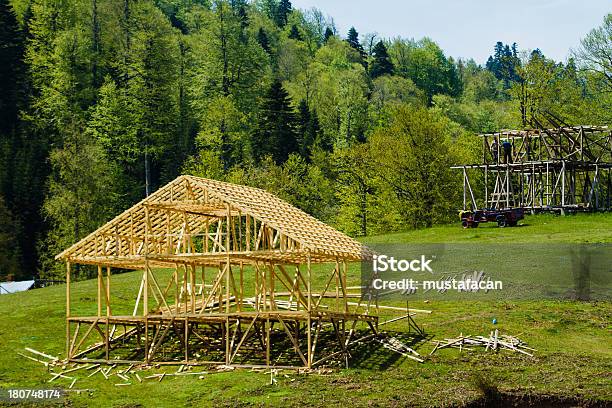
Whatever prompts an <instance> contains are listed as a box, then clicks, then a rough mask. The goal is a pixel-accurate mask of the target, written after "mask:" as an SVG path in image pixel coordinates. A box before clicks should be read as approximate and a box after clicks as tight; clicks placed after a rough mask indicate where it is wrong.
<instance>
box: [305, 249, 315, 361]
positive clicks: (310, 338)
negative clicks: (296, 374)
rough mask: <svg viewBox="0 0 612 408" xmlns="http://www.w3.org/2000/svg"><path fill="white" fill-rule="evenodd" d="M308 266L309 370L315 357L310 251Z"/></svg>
mask: <svg viewBox="0 0 612 408" xmlns="http://www.w3.org/2000/svg"><path fill="white" fill-rule="evenodd" d="M306 265H307V271H306V273H307V277H306V284H307V285H308V288H307V290H308V299H307V300H308V319H307V324H308V327H307V328H306V333H307V343H308V357H307V362H308V368H312V360H313V355H312V351H311V350H312V333H311V332H312V286H311V282H312V279H311V275H312V269H311V265H310V251H308V253H307V254H306Z"/></svg>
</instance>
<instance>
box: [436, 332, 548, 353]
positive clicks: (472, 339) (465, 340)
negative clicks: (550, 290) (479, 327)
mask: <svg viewBox="0 0 612 408" xmlns="http://www.w3.org/2000/svg"><path fill="white" fill-rule="evenodd" d="M434 343H436V346H435V347H434V349H433V350H432V351H431V353H429V355H432V354H433V353H435V352H436V351H437V350H440V349H443V348H448V347H450V348H456V349H459V351H463V350H469V351H471V350H475V349H476V348H482V347H484V349H485V351H497V350H509V351H513V352H517V353H522V354H526V355H528V356H530V357H533V354H532V353H530V351H531V352H533V351H537V350H536V349H534V348H531V347H527V344H526V343H525V342H523V341H522V340H521V339H519V338H518V337H514V336H508V335H505V334H502V335H500V334H499V330H497V329H496V330H495V331H492V332H491V334H490V335H489V336H488V337H484V336H463V335H460V336H459V337H457V338H454V339H448V338H447V339H444V340H443V341H441V340H436V341H434Z"/></svg>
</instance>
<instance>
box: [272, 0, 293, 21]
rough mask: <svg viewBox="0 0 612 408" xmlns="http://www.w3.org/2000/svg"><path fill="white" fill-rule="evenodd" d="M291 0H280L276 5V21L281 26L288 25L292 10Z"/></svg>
mask: <svg viewBox="0 0 612 408" xmlns="http://www.w3.org/2000/svg"><path fill="white" fill-rule="evenodd" d="M292 11H293V10H292V6H291V2H290V1H289V0H280V3H278V6H277V7H276V13H275V17H276V18H275V19H274V21H275V22H276V24H277V25H278V26H279V27H284V26H286V25H287V21H288V19H289V14H291V12H292Z"/></svg>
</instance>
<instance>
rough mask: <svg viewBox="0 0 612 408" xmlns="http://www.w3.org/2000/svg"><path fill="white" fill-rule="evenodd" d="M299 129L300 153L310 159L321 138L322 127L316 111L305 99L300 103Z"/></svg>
mask: <svg viewBox="0 0 612 408" xmlns="http://www.w3.org/2000/svg"><path fill="white" fill-rule="evenodd" d="M297 131H298V144H299V152H300V155H302V157H304V158H305V159H306V160H308V159H309V157H310V154H311V153H312V149H313V147H314V146H315V144H316V143H317V141H318V140H319V136H320V133H321V132H320V131H321V127H320V124H319V118H318V117H317V114H316V112H314V111H311V110H310V108H309V107H308V104H307V103H306V101H305V100H304V99H302V100H301V101H300V104H299V105H298V118H297Z"/></svg>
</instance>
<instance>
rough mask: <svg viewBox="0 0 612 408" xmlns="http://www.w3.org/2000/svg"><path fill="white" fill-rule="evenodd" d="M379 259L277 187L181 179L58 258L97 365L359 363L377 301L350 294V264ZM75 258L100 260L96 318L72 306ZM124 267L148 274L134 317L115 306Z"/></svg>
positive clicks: (78, 343) (73, 337)
mask: <svg viewBox="0 0 612 408" xmlns="http://www.w3.org/2000/svg"><path fill="white" fill-rule="evenodd" d="M370 256H371V255H370V253H369V251H368V250H367V248H365V247H364V246H363V245H362V244H360V243H359V242H357V241H355V240H354V239H352V238H350V237H348V236H346V235H344V234H342V233H340V232H338V231H336V230H335V229H333V228H331V227H330V226H328V225H326V224H324V223H322V222H320V221H318V220H316V219H315V218H313V217H311V216H310V215H308V214H306V213H304V212H303V211H301V210H299V209H297V208H295V207H293V206H291V205H289V204H288V203H286V202H285V201H283V200H281V199H279V198H278V197H276V196H274V195H272V194H270V193H268V192H266V191H263V190H260V189H256V188H252V187H246V186H240V185H235V184H230V183H224V182H219V181H214V180H208V179H203V178H197V177H192V176H181V177H179V178H178V179H176V180H174V181H173V182H171V183H169V184H168V185H166V186H165V187H163V188H161V189H160V190H158V191H157V192H155V193H154V194H152V195H151V196H149V197H148V198H146V199H144V200H143V201H141V202H140V203H138V204H136V205H135V206H133V207H132V208H130V209H128V210H127V211H125V212H124V213H122V214H121V215H119V216H117V217H116V218H114V219H113V220H112V221H110V222H108V223H107V224H105V225H104V226H102V227H101V228H99V229H98V230H96V231H94V232H93V233H91V234H90V235H89V236H87V237H86V238H84V239H82V240H81V241H79V242H78V243H76V244H74V245H73V246H71V247H70V248H68V249H66V250H65V251H63V252H62V253H60V254H59V255H57V257H56V258H57V259H61V260H64V261H65V262H66V282H67V285H66V354H67V356H68V359H69V360H70V361H74V362H84V361H87V362H90V363H91V362H101V363H103V362H105V363H129V364H133V363H134V364H135V363H151V364H194V365H196V364H223V365H228V366H249V367H258V366H264V367H270V366H276V367H292V368H295V367H308V368H310V367H313V366H316V365H317V364H321V363H323V362H325V361H327V360H328V359H330V358H340V359H341V360H342V359H343V360H345V361H346V362H347V364H348V359H349V356H350V354H349V347H350V346H351V345H353V344H355V343H356V342H357V341H358V340H360V338H358V337H359V336H361V338H366V337H371V336H374V335H376V334H377V329H378V317H377V314H376V311H377V309H378V305H377V302H375V301H374V300H372V301H367V302H366V301H361V300H359V301H357V302H349V301H348V299H349V298H350V297H357V296H355V294H351V293H349V288H348V287H347V263H349V262H356V261H362V260H365V259H368V258H369V257H370ZM74 264H82V265H94V269H95V268H97V273H98V280H97V294H96V297H97V312H96V313H91V314H92V315H86V316H83V315H73V313H72V309H73V308H74V306H75V305H72V304H71V302H72V300H71V293H70V288H71V284H70V278H71V266H72V265H74ZM113 268H116V269H122V270H125V269H128V270H140V271H142V272H141V279H140V284H139V288H138V291H137V295H136V297H135V300H134V302H133V304H131V305H130V310H131V313H129V314H125V313H119V314H117V313H116V312H114V309H113V308H114V303H113V297H114V294H113V290H112V289H111V288H112V286H111V274H112V270H113ZM315 274H316V276H314V275H315ZM135 286H136V285H135ZM135 290H136V288H134V291H135ZM132 308H133V309H132ZM358 325H359V326H358Z"/></svg>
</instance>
